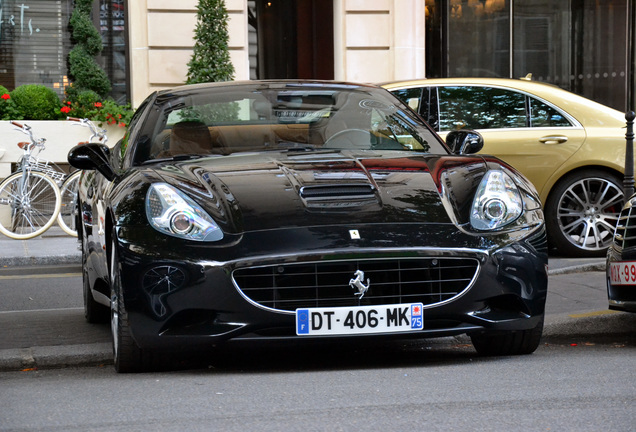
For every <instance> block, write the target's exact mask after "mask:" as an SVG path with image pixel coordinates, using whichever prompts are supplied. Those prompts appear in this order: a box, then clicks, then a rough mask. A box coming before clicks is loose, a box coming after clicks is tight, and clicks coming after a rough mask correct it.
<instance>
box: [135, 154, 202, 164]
mask: <svg viewBox="0 0 636 432" xmlns="http://www.w3.org/2000/svg"><path fill="white" fill-rule="evenodd" d="M206 156H210V155H200V154H178V155H175V156H171V157H166V158H158V159H148V160H145V161H143V162H142V163H141V164H142V165H149V164H155V163H161V162H180V161H185V160H193V159H200V158H202V157H206Z"/></svg>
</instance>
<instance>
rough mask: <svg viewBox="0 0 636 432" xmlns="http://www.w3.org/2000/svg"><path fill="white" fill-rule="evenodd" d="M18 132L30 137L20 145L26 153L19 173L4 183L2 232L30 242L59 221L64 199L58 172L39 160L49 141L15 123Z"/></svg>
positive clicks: (0, 193) (1, 190)
mask: <svg viewBox="0 0 636 432" xmlns="http://www.w3.org/2000/svg"><path fill="white" fill-rule="evenodd" d="M11 124H12V125H13V126H15V127H16V129H17V130H19V131H21V132H23V133H24V134H26V135H28V136H29V140H30V142H20V143H18V147H20V148H21V149H22V150H23V151H24V156H23V157H22V160H21V161H20V167H19V170H18V171H17V172H15V173H13V174H11V175H10V176H9V177H7V178H6V179H4V180H3V181H2V182H1V183H0V232H1V233H2V234H4V235H6V236H7V237H10V238H12V239H16V240H24V239H30V238H33V237H37V236H39V235H40V234H42V233H44V232H45V231H46V230H47V229H49V227H50V226H51V225H53V223H54V222H55V221H56V219H57V216H58V214H59V212H60V207H61V203H62V196H61V194H60V189H59V187H58V185H57V183H56V179H55V178H52V177H51V176H50V175H49V172H48V171H49V170H50V171H53V172H55V170H53V169H52V168H51V167H50V166H48V164H41V165H39V164H38V162H36V161H38V159H37V158H36V157H35V156H36V155H37V154H38V153H39V152H40V151H42V149H44V142H45V141H46V139H44V138H37V137H35V136H34V134H33V131H32V130H31V127H30V126H28V125H26V124H21V123H18V122H15V121H12V122H11Z"/></svg>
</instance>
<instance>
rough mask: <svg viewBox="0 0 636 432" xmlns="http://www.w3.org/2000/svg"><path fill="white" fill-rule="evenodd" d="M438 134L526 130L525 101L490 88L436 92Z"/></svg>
mask: <svg viewBox="0 0 636 432" xmlns="http://www.w3.org/2000/svg"><path fill="white" fill-rule="evenodd" d="M438 95H439V96H438V97H439V115H440V130H442V131H448V130H455V129H501V128H520V127H526V126H528V124H527V116H526V97H525V96H524V95H523V94H521V93H517V92H513V91H509V90H504V89H499V88H493V87H471V86H458V87H440V88H438Z"/></svg>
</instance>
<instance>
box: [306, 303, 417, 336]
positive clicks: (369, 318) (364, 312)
mask: <svg viewBox="0 0 636 432" xmlns="http://www.w3.org/2000/svg"><path fill="white" fill-rule="evenodd" d="M423 328H424V310H423V307H422V303H408V304H397V305H381V306H358V307H337V308H307V309H296V334H297V335H299V336H314V335H348V334H365V333H397V332H409V331H417V330H422V329H423Z"/></svg>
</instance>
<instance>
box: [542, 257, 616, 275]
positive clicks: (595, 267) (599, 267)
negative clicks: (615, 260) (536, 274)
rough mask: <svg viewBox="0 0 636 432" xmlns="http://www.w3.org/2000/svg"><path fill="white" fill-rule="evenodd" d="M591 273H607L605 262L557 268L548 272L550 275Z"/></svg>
mask: <svg viewBox="0 0 636 432" xmlns="http://www.w3.org/2000/svg"><path fill="white" fill-rule="evenodd" d="M589 271H599V272H604V271H605V260H603V261H598V262H591V263H587V264H579V265H574V266H568V267H562V268H556V269H553V270H548V275H562V274H569V273H583V272H589Z"/></svg>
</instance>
